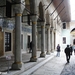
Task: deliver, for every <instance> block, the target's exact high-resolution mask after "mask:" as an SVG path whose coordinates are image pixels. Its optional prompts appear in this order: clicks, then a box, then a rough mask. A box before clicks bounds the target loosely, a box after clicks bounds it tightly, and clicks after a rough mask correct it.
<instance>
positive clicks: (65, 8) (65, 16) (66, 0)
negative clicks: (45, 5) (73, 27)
mask: <svg viewBox="0 0 75 75" xmlns="http://www.w3.org/2000/svg"><path fill="white" fill-rule="evenodd" d="M62 1H63V2H62ZM61 2H62V3H61ZM60 3H61V4H60ZM53 4H54V6H55V8H57V7H58V5H59V4H60V5H59V7H58V8H57V12H58V15H59V16H60V18H61V21H62V22H70V21H71V10H70V0H53Z"/></svg>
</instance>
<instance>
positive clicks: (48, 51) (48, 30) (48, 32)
mask: <svg viewBox="0 0 75 75" xmlns="http://www.w3.org/2000/svg"><path fill="white" fill-rule="evenodd" d="M46 54H50V26H48V27H47V53H46Z"/></svg>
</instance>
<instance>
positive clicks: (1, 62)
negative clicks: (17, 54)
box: [0, 51, 40, 72]
mask: <svg viewBox="0 0 75 75" xmlns="http://www.w3.org/2000/svg"><path fill="white" fill-rule="evenodd" d="M37 53H38V55H37V57H39V56H40V51H38V52H37ZM30 58H31V53H24V54H22V61H23V63H28V61H29V60H30ZM12 63H14V57H13V56H11V60H10V61H9V67H11V65H12ZM7 69H8V61H7V60H6V57H2V58H0V72H1V71H5V70H7Z"/></svg>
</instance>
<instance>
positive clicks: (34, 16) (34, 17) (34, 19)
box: [31, 14, 38, 22]
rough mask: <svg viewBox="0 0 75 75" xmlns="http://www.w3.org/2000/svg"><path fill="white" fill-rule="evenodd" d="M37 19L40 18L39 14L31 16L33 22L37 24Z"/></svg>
mask: <svg viewBox="0 0 75 75" xmlns="http://www.w3.org/2000/svg"><path fill="white" fill-rule="evenodd" d="M37 18H38V16H37V14H31V19H32V21H34V22H36V21H37Z"/></svg>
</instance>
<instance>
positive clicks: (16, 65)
mask: <svg viewBox="0 0 75 75" xmlns="http://www.w3.org/2000/svg"><path fill="white" fill-rule="evenodd" d="M22 65H23V63H22V62H14V63H13V64H12V67H11V70H21V68H22Z"/></svg>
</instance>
